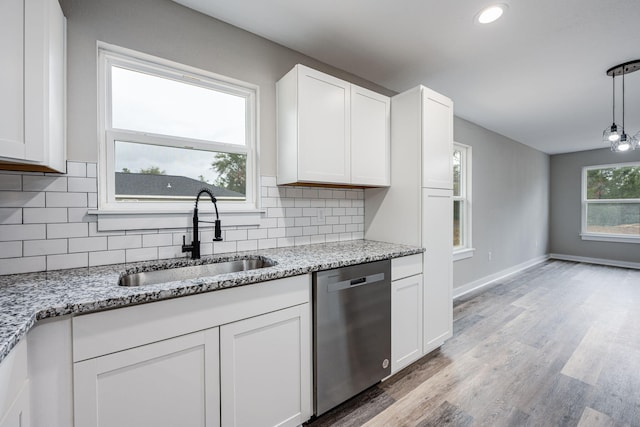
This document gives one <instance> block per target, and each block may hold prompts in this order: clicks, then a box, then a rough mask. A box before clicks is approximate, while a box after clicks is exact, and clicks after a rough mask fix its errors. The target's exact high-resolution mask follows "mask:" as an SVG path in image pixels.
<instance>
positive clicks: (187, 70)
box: [91, 42, 261, 228]
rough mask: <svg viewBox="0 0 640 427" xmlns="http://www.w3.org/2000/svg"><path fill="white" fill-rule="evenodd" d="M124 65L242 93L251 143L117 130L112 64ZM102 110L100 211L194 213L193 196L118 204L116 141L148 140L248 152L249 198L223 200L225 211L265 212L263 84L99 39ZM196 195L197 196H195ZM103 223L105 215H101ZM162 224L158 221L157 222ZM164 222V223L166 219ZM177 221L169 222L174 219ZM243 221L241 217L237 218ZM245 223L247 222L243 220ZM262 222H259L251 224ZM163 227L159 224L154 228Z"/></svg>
mask: <svg viewBox="0 0 640 427" xmlns="http://www.w3.org/2000/svg"><path fill="white" fill-rule="evenodd" d="M114 65H115V66H118V67H122V68H126V69H130V70H133V71H138V72H144V73H149V74H151V75H153V76H158V77H164V78H168V79H171V80H175V81H179V82H186V83H189V84H195V85H197V86H201V87H204V88H208V89H214V90H218V91H220V92H224V93H230V94H233V95H236V96H242V97H244V98H245V99H246V115H247V117H246V121H245V123H246V130H245V141H246V144H245V145H239V144H230V143H223V142H215V141H206V140H198V139H192V138H184V137H176V136H170V135H159V134H154V133H149V132H140V131H133V130H126V129H118V128H113V127H112V126H111V124H112V117H111V113H112V108H111V107H112V106H111V101H112V100H111V78H110V73H111V67H112V66H114ZM98 91H99V96H98V113H99V120H98V121H99V124H98V132H99V138H98V140H99V154H98V174H97V177H98V209H97V211H94V212H91V213H94V214H98V215H100V214H105V215H114V214H116V215H117V214H122V215H126V214H144V215H162V214H176V213H184V212H189V211H191V210H192V209H193V200H186V201H143V202H117V201H116V199H115V172H116V171H115V154H114V151H115V141H125V142H134V143H147V144H150V143H151V144H153V145H160V146H170V147H177V148H186V147H188V148H193V149H201V150H202V149H206V150H207V151H212V152H213V151H218V152H227V153H243V154H246V155H247V164H246V171H247V180H246V191H245V196H246V197H245V201H242V202H239V201H224V200H221V203H219V206H218V208H219V211H220V213H221V214H224V213H227V214H230V213H231V214H233V213H238V214H241V215H242V214H247V213H258V212H261V211H260V209H259V208H260V206H259V201H260V197H259V196H260V190H259V168H258V166H259V162H258V145H259V144H258V123H259V120H258V105H259V104H258V102H259V87H258V86H257V85H254V84H251V83H246V82H242V81H240V80H236V79H232V78H229V77H225V76H221V75H218V74H214V73H211V72H208V71H205V70H201V69H196V68H193V67H190V66H187V65H183V64H179V63H176V62H173V61H169V60H166V59H162V58H158V57H155V56H151V55H147V54H144V53H140V52H136V51H133V50H130V49H126V48H122V47H118V46H113V45H109V44H106V43H102V42H99V43H98ZM194 197H195V194H194ZM98 220H99V221H100V217H99V219H98ZM154 222H155V223H157V222H158V221H154ZM161 222H162V221H160V223H161ZM170 222H171V221H168V223H170ZM234 222H238V221H234ZM239 222H240V223H243V222H244V221H242V220H240V221H239ZM249 223H250V224H254V223H256V220H255V219H254V220H252V221H250V222H249ZM153 228H157V227H153Z"/></svg>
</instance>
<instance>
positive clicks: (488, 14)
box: [476, 4, 507, 24]
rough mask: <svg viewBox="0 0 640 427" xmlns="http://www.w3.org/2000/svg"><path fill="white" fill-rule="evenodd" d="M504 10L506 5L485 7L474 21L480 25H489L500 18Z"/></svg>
mask: <svg viewBox="0 0 640 427" xmlns="http://www.w3.org/2000/svg"><path fill="white" fill-rule="evenodd" d="M506 8H507V5H506V4H494V5H491V6H489V7H486V8H484V9H483V10H482V11H480V13H479V14H478V15H476V21H477V22H479V23H480V24H490V23H491V22H494V21H496V20H497V19H498V18H500V17H501V16H502V14H503V13H504V11H505V10H506Z"/></svg>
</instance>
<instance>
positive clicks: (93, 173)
mask: <svg viewBox="0 0 640 427" xmlns="http://www.w3.org/2000/svg"><path fill="white" fill-rule="evenodd" d="M97 172H98V167H97V165H96V164H95V163H87V177H88V178H96V177H97V176H98V175H97Z"/></svg>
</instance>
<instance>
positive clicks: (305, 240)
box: [294, 236, 311, 246]
mask: <svg viewBox="0 0 640 427" xmlns="http://www.w3.org/2000/svg"><path fill="white" fill-rule="evenodd" d="M294 244H295V245H296V246H300V245H310V244H311V238H310V237H309V236H298V237H296V238H295V240H294Z"/></svg>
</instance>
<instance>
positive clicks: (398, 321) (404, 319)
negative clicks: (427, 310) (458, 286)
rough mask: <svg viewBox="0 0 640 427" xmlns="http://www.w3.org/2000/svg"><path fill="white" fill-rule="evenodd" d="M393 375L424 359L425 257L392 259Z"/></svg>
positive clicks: (420, 255) (418, 255)
mask: <svg viewBox="0 0 640 427" xmlns="http://www.w3.org/2000/svg"><path fill="white" fill-rule="evenodd" d="M391 280H392V281H391V373H392V374H395V373H396V372H398V371H399V370H401V369H402V368H404V367H405V366H407V365H409V364H411V363H413V362H415V361H416V360H418V359H419V358H420V357H422V355H423V353H422V337H423V334H422V324H423V320H422V314H423V311H422V286H423V284H422V254H415V255H410V256H406V257H401V258H394V259H392V260H391Z"/></svg>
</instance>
